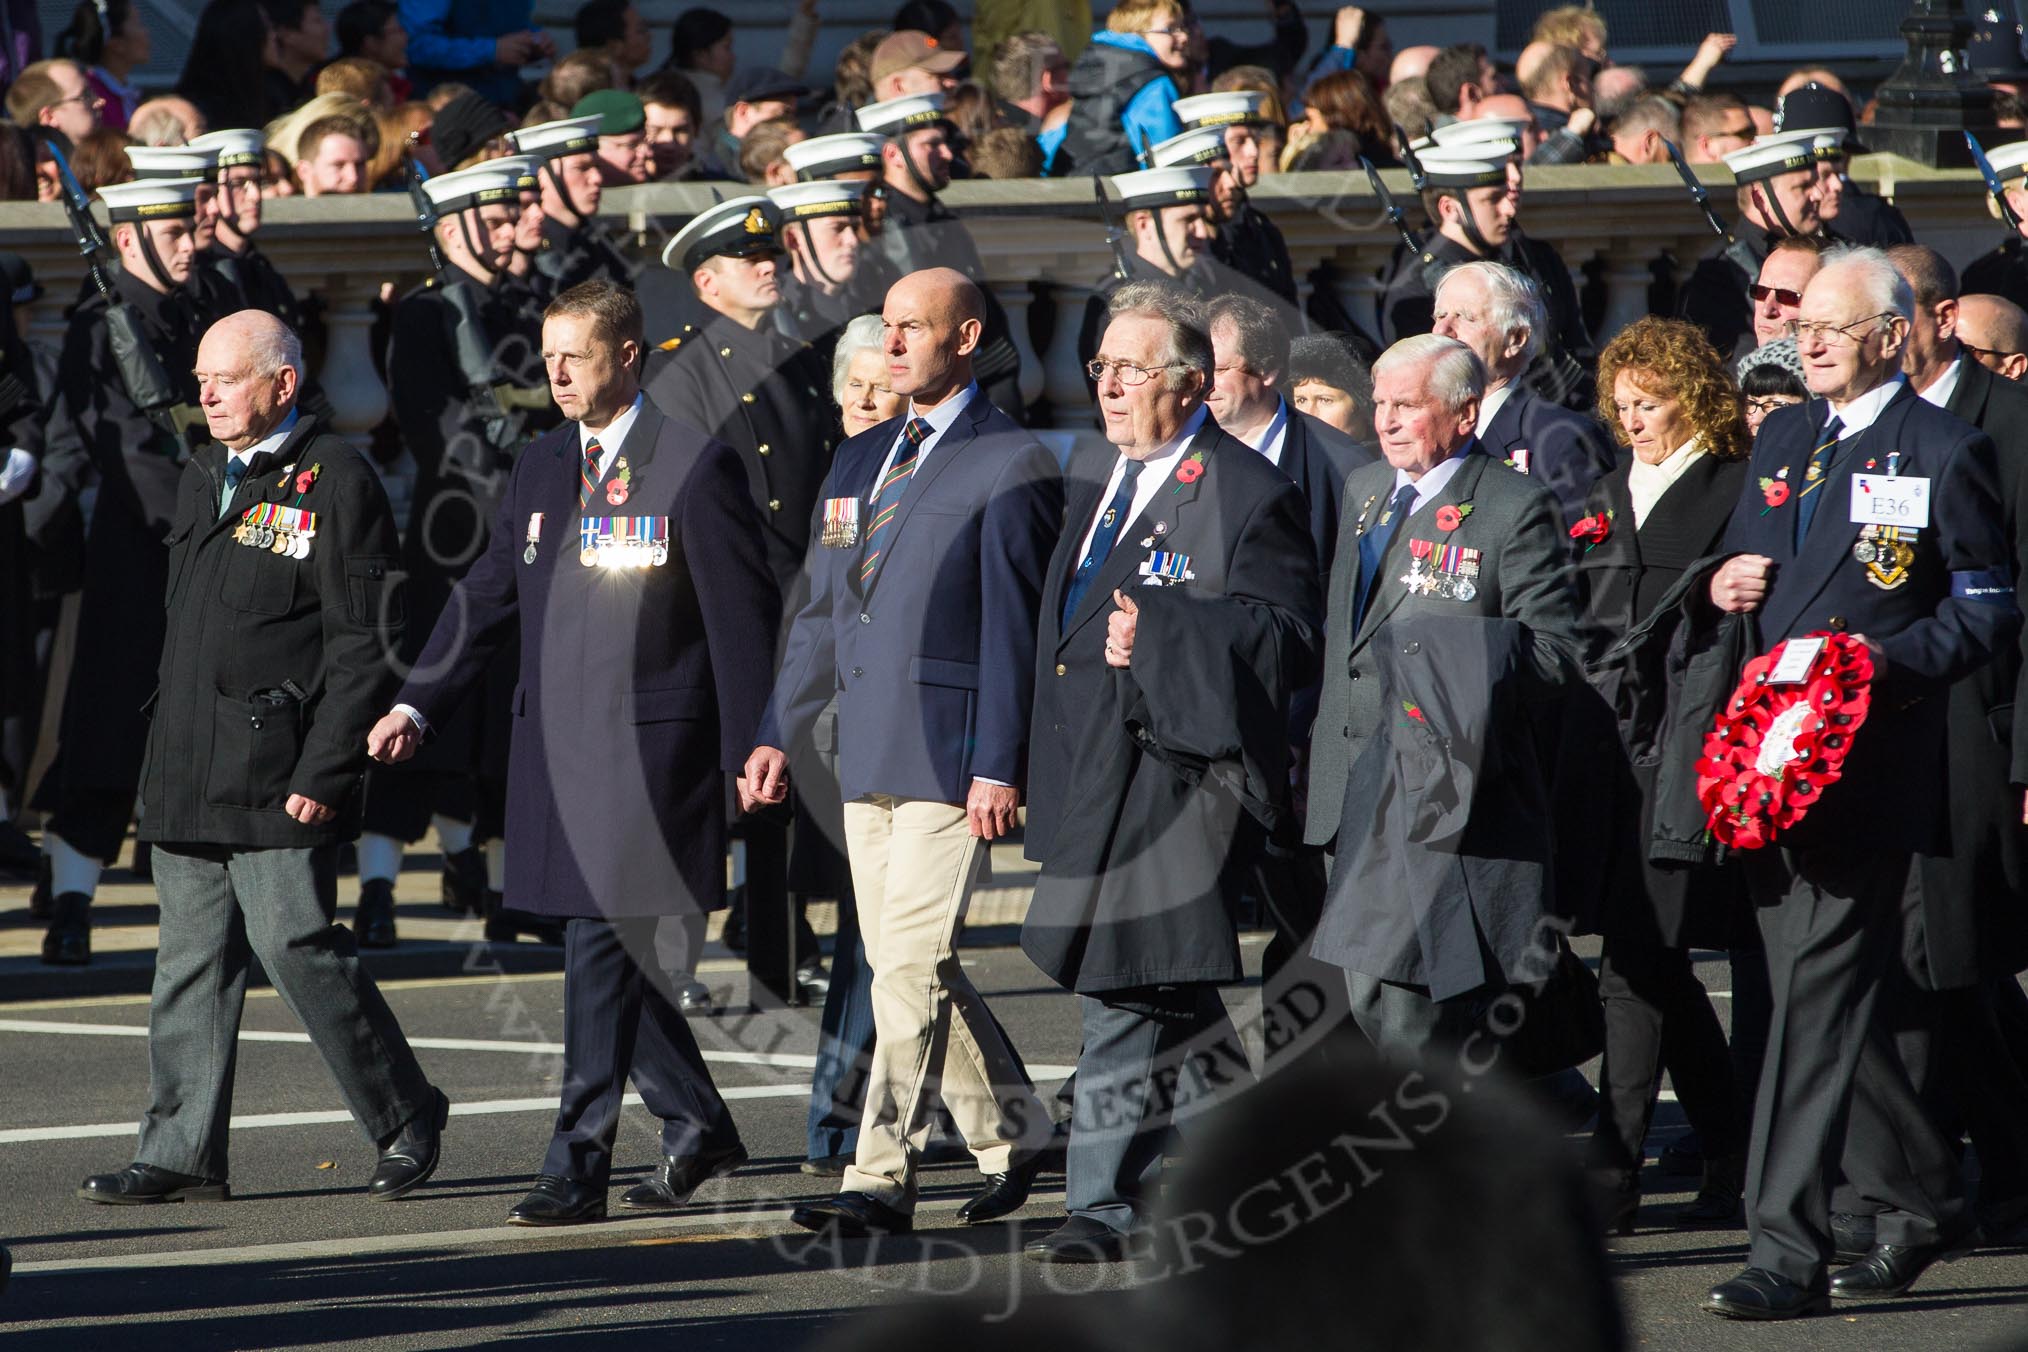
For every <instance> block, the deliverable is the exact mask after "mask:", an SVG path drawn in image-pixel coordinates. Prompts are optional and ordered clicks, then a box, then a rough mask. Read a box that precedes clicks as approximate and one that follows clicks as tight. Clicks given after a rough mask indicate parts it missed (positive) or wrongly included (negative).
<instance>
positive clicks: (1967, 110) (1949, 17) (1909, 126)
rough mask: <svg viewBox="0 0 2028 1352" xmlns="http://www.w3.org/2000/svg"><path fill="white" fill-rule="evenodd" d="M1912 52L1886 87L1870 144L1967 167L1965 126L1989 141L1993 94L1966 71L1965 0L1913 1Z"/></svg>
mask: <svg viewBox="0 0 2028 1352" xmlns="http://www.w3.org/2000/svg"><path fill="white" fill-rule="evenodd" d="M1901 33H1902V36H1903V37H1904V38H1906V39H1907V40H1908V52H1907V54H1906V55H1905V56H1903V57H1902V59H1901V65H1900V67H1899V68H1897V69H1896V70H1895V72H1894V74H1893V76H1892V77H1890V78H1889V79H1888V81H1887V83H1886V84H1884V85H1882V86H1880V91H1879V95H1878V102H1877V103H1876V105H1875V108H1874V114H1873V125H1872V126H1870V127H1867V128H1865V129H1863V130H1862V132H1861V136H1862V138H1863V139H1864V140H1865V142H1866V144H1867V145H1868V146H1869V147H1870V148H1872V149H1874V150H1879V151H1886V152H1889V153H1892V154H1896V155H1904V156H1906V157H1908V158H1909V159H1911V160H1916V161H1918V162H1920V163H1922V164H1927V165H1930V166H1933V167H1939V168H1941V167H1947V166H1965V165H1969V164H1970V163H1971V162H1972V161H1971V153H1970V151H1969V150H1967V149H1966V147H1965V138H1964V133H1965V131H1966V130H1967V129H1969V130H1971V131H1973V132H1975V133H1978V134H1979V135H1980V138H1981V139H1982V140H1990V133H1991V132H1992V128H1993V91H1992V90H1990V89H1988V88H1987V87H1986V86H1985V85H1984V84H1982V83H1980V82H1979V81H1978V79H1976V78H1975V77H1974V76H1973V75H1972V74H1971V73H1970V72H1969V71H1968V70H1967V69H1966V63H1965V48H1966V47H1967V46H1968V45H1969V43H1970V41H1971V33H1972V22H1971V20H1970V19H1968V18H1967V17H1966V16H1965V11H1964V5H1963V4H1962V3H1961V0H1915V3H1914V4H1913V6H1912V7H1911V8H1910V10H1909V14H1908V17H1907V18H1906V19H1903V20H1902V21H1901Z"/></svg>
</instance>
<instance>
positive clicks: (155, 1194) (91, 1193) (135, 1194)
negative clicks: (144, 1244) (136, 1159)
mask: <svg viewBox="0 0 2028 1352" xmlns="http://www.w3.org/2000/svg"><path fill="white" fill-rule="evenodd" d="M77 1195H78V1196H79V1197H82V1198H83V1199H84V1200H85V1201H87V1202H105V1203H109V1204H111V1205H114V1206H151V1205H153V1204H155V1203H157V1202H229V1201H231V1200H232V1188H231V1186H230V1185H228V1184H227V1183H226V1181H225V1180H224V1179H222V1178H198V1177H196V1176H195V1175H193V1174H179V1173H172V1172H171V1171H170V1170H167V1169H157V1168H156V1167H155V1166H154V1165H152V1164H130V1165H128V1166H127V1167H126V1168H124V1169H122V1170H120V1171H119V1172H118V1173H116V1174H93V1175H92V1176H91V1177H90V1178H87V1179H86V1180H85V1181H84V1182H83V1183H82V1184H81V1185H79V1187H78V1190H77Z"/></svg>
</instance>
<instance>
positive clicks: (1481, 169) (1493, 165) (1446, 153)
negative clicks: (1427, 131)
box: [1416, 142, 1509, 188]
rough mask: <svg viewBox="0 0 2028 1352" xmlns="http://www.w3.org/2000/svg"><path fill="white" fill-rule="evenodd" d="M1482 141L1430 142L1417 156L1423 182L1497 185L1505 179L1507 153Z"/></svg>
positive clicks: (1431, 184)
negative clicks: (1456, 144)
mask: <svg viewBox="0 0 2028 1352" xmlns="http://www.w3.org/2000/svg"><path fill="white" fill-rule="evenodd" d="M1498 148H1499V143H1498V142H1494V143H1493V153H1489V152H1488V150H1487V147H1486V146H1484V145H1463V146H1432V147H1430V148H1429V149H1428V150H1426V151H1424V152H1422V153H1421V154H1420V155H1417V156H1416V159H1417V160H1418V161H1420V162H1421V165H1422V174H1423V183H1424V185H1425V186H1427V187H1431V188H1496V187H1501V186H1504V185H1505V184H1506V182H1507V160H1508V158H1509V157H1508V156H1507V155H1505V154H1501V153H1498Z"/></svg>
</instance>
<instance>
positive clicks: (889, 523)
mask: <svg viewBox="0 0 2028 1352" xmlns="http://www.w3.org/2000/svg"><path fill="white" fill-rule="evenodd" d="M929 434H930V425H929V419H928V418H910V419H909V420H908V425H907V426H906V427H904V428H902V429H901V445H900V446H898V447H896V448H895V452H894V463H893V464H892V465H890V466H888V470H887V474H886V475H885V476H884V477H883V478H882V479H881V481H880V487H878V488H876V489H874V490H873V524H872V525H871V526H869V527H867V528H866V554H865V556H864V557H863V558H861V559H860V561H859V585H860V586H861V587H862V588H864V587H869V586H871V585H872V584H873V575H874V574H875V573H878V572H879V571H880V560H881V556H882V555H884V554H886V553H887V542H888V541H889V540H891V539H892V538H893V537H894V519H895V517H896V516H897V515H898V514H899V513H900V511H901V499H902V495H903V494H905V493H907V492H908V481H909V480H910V479H911V478H913V477H914V475H915V464H916V461H917V460H919V459H921V458H922V444H923V442H924V441H926V440H928V439H929Z"/></svg>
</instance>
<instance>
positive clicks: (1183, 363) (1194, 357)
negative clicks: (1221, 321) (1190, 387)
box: [1106, 282, 1215, 390]
mask: <svg viewBox="0 0 2028 1352" xmlns="http://www.w3.org/2000/svg"><path fill="white" fill-rule="evenodd" d="M1122 315H1145V316H1147V317H1149V318H1151V319H1159V320H1161V321H1162V322H1163V323H1164V324H1165V325H1167V326H1168V329H1169V351H1168V354H1167V355H1166V356H1165V357H1164V358H1163V361H1164V362H1166V363H1167V364H1168V366H1169V369H1168V370H1167V371H1164V372H1163V373H1162V385H1163V387H1164V388H1165V389H1170V390H1180V389H1182V388H1183V385H1184V376H1185V374H1186V373H1187V372H1189V371H1196V372H1198V373H1199V374H1201V375H1202V376H1203V377H1204V383H1205V384H1206V385H1209V384H1210V383H1211V368H1212V366H1213V365H1214V364H1215V362H1214V359H1213V357H1212V355H1211V327H1210V325H1208V324H1207V323H1205V320H1204V307H1203V305H1201V304H1199V303H1198V302H1197V301H1196V300H1195V299H1194V298H1192V297H1191V296H1188V295H1186V294H1185V293H1183V292H1182V291H1179V290H1177V289H1176V287H1175V285H1174V284H1172V283H1168V282H1128V283H1127V284H1126V285H1125V286H1123V287H1121V288H1120V289H1119V290H1118V291H1115V292H1113V299H1112V304H1111V305H1110V306H1108V307H1107V309H1106V319H1107V321H1108V322H1110V321H1112V320H1115V319H1118V318H1120V317H1121V316H1122Z"/></svg>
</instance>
